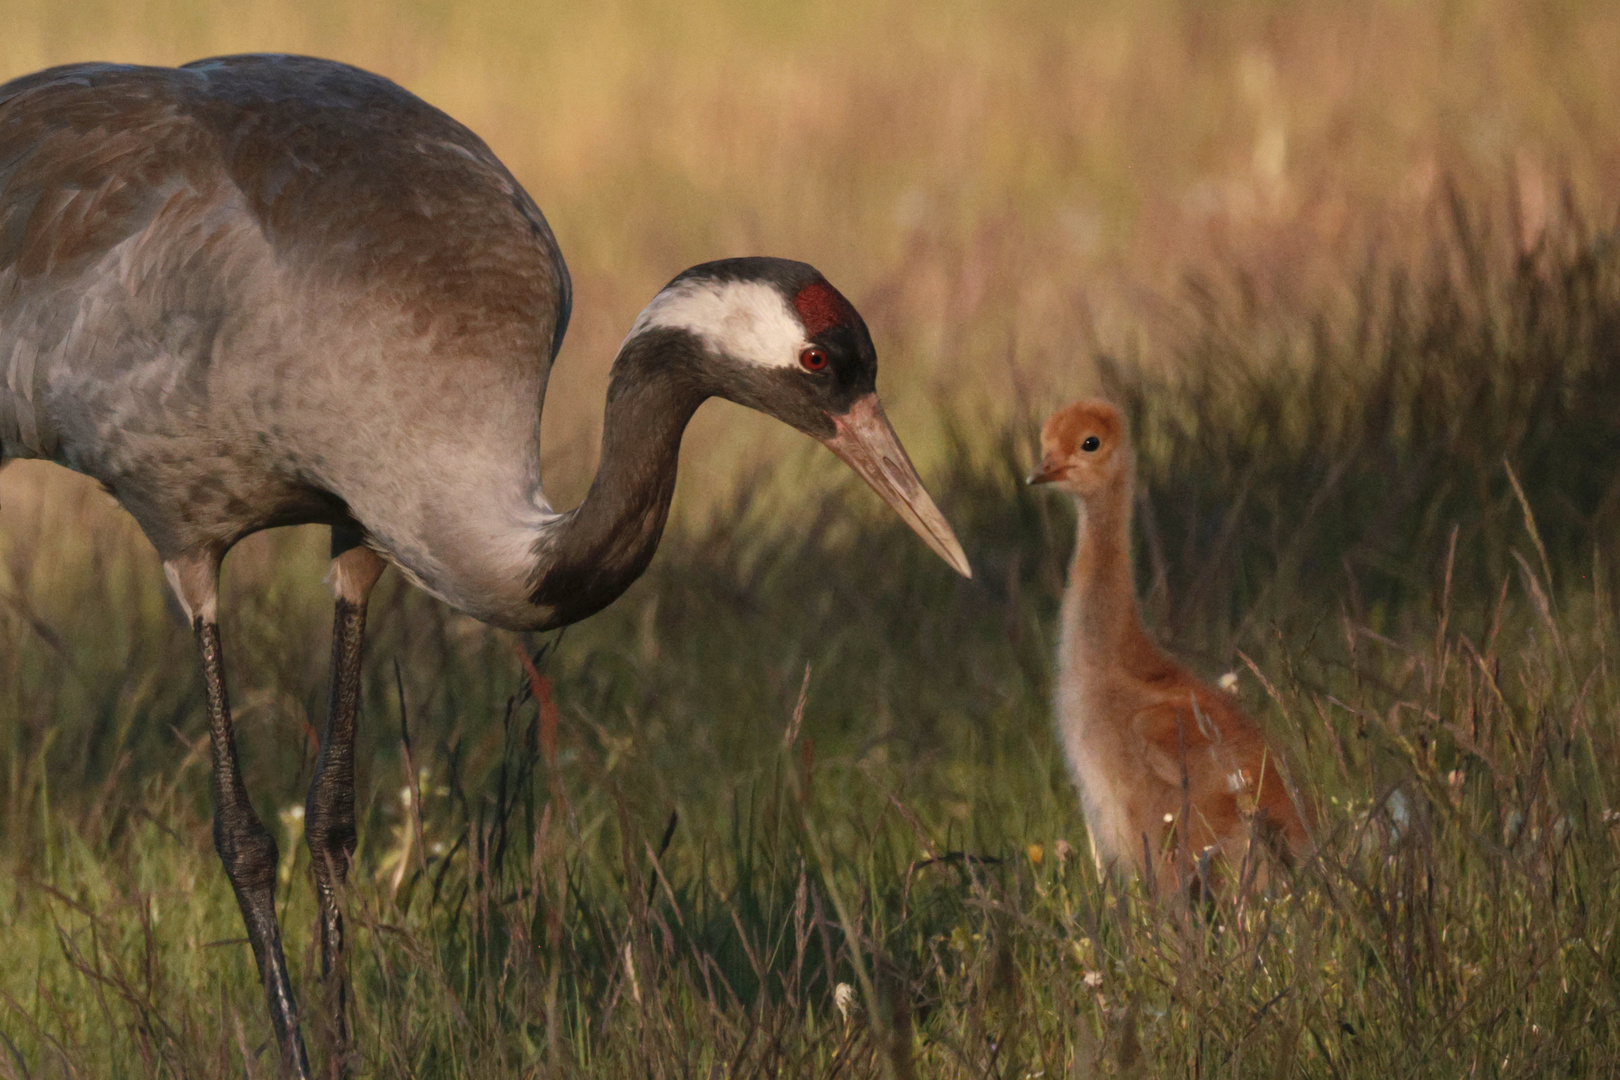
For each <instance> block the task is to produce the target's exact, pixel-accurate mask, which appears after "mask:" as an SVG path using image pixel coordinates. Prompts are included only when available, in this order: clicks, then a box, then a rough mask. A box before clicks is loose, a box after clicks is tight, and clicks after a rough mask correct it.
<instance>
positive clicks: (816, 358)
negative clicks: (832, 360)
mask: <svg viewBox="0 0 1620 1080" xmlns="http://www.w3.org/2000/svg"><path fill="white" fill-rule="evenodd" d="M799 363H801V364H803V365H804V369H805V370H806V371H820V370H821V369H822V368H824V367H826V366H827V354H826V353H825V352H823V351H822V350H820V349H806V350H804V352H802V353H800V354H799Z"/></svg>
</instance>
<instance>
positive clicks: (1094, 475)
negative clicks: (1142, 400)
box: [1029, 400, 1131, 498]
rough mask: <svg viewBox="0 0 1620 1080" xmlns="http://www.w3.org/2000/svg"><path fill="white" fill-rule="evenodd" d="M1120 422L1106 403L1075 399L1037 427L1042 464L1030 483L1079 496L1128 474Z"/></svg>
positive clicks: (1122, 422)
mask: <svg viewBox="0 0 1620 1080" xmlns="http://www.w3.org/2000/svg"><path fill="white" fill-rule="evenodd" d="M1130 467H1131V450H1130V446H1129V445H1128V439H1127V436H1126V432H1125V419H1124V417H1122V416H1120V414H1119V410H1118V409H1116V408H1114V406H1112V405H1110V404H1109V403H1108V402H1106V401H1098V400H1089V401H1077V402H1075V403H1074V404H1073V405H1070V406H1069V407H1068V408H1065V409H1059V410H1058V411H1057V412H1055V413H1053V414H1052V415H1051V416H1049V417H1047V418H1046V423H1044V424H1042V425H1041V464H1040V466H1039V467H1038V468H1037V469H1036V470H1035V471H1034V472H1033V473H1031V474H1030V477H1029V482H1030V483H1031V484H1051V485H1052V486H1053V487H1055V488H1058V489H1060V490H1062V491H1067V492H1069V493H1070V494H1071V495H1078V496H1080V497H1081V498H1086V497H1087V496H1090V495H1093V494H1095V493H1096V492H1098V491H1101V490H1102V489H1104V488H1106V487H1108V486H1110V485H1112V484H1113V483H1115V482H1117V481H1118V480H1119V478H1121V477H1123V476H1126V475H1128V473H1129V470H1130Z"/></svg>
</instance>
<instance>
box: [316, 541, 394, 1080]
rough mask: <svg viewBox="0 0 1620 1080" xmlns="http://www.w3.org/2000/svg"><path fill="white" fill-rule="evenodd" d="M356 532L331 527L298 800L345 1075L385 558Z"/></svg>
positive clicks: (337, 1053)
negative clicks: (326, 671) (368, 673)
mask: <svg viewBox="0 0 1620 1080" xmlns="http://www.w3.org/2000/svg"><path fill="white" fill-rule="evenodd" d="M359 545H360V538H359V537H358V536H355V535H354V534H352V533H349V532H347V531H346V530H339V529H333V530H332V570H331V574H330V576H329V578H328V580H329V581H330V582H331V584H332V591H333V593H334V594H335V595H336V598H337V602H336V609H335V613H334V615H333V618H332V696H331V702H330V706H329V708H328V712H327V720H326V733H325V735H324V736H323V737H322V738H321V753H320V759H319V761H318V762H317V763H316V766H315V779H314V782H313V783H311V784H310V787H309V797H308V799H307V800H306V801H305V804H304V838H305V840H307V841H308V843H309V853H310V868H311V870H312V871H313V873H314V875H315V892H316V896H317V898H318V899H319V901H320V922H319V933H320V940H321V981H322V983H323V985H324V991H325V1005H326V1007H327V1009H328V1010H330V1011H329V1013H328V1016H327V1019H328V1022H329V1024H330V1025H331V1029H330V1033H329V1034H330V1038H331V1052H330V1055H329V1057H328V1075H329V1076H331V1077H333V1078H334V1080H336V1078H341V1077H344V1076H347V1075H348V1071H349V1069H348V1066H349V1056H350V1053H351V1048H350V1042H349V1025H348V985H347V980H346V978H345V974H344V966H343V944H344V942H343V909H342V903H343V897H342V893H343V887H344V883H345V881H346V880H347V878H348V874H349V863H350V861H351V860H352V859H353V857H354V847H355V825H354V728H355V716H356V714H357V713H358V712H359V708H360V660H361V654H362V649H363V646H364V644H365V633H366V600H367V598H368V597H369V596H370V595H371V589H372V586H374V585H376V583H377V579H378V577H380V576H381V575H382V572H383V569H384V566H385V564H384V563H383V561H382V560H381V559H380V558H378V557H377V555H376V554H375V553H373V552H372V551H371V550H370V549H369V548H365V547H361V546H359Z"/></svg>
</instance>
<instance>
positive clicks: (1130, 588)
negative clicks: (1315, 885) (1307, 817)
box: [1029, 400, 1307, 888]
mask: <svg viewBox="0 0 1620 1080" xmlns="http://www.w3.org/2000/svg"><path fill="white" fill-rule="evenodd" d="M1041 455H1042V456H1041V464H1040V467H1039V468H1038V469H1037V470H1036V471H1035V473H1034V474H1033V475H1031V476H1030V477H1029V483H1031V484H1050V485H1052V486H1053V487H1055V488H1057V489H1058V490H1060V491H1065V492H1067V493H1069V494H1070V495H1072V496H1074V500H1075V506H1076V508H1077V510H1078V513H1079V526H1078V532H1077V536H1076V538H1075V546H1074V560H1073V562H1072V563H1071V565H1070V568H1069V585H1068V589H1067V591H1066V592H1065V593H1064V596H1063V607H1062V613H1061V616H1060V618H1061V624H1062V625H1061V637H1060V641H1059V645H1058V655H1057V668H1058V681H1057V693H1056V701H1055V709H1056V713H1057V726H1058V731H1059V734H1060V735H1061V737H1062V740H1063V749H1064V753H1065V754H1066V756H1067V757H1068V760H1069V765H1070V767H1071V768H1072V769H1073V770H1074V778H1075V782H1076V784H1077V785H1078V787H1079V789H1080V797H1081V802H1082V805H1083V807H1084V810H1085V816H1086V827H1087V829H1088V831H1089V832H1090V834H1091V844H1092V852H1093V855H1094V856H1095V857H1096V859H1097V863H1098V865H1099V866H1100V867H1104V868H1106V867H1109V866H1117V867H1119V868H1121V869H1125V868H1128V867H1134V869H1135V870H1136V871H1137V872H1139V873H1146V874H1147V875H1148V879H1149V881H1150V882H1154V883H1157V884H1158V885H1159V886H1160V887H1161V888H1162V887H1163V886H1166V885H1177V886H1179V885H1191V884H1193V883H1194V882H1195V879H1202V882H1203V884H1204V885H1206V886H1207V885H1209V884H1212V880H1211V879H1212V877H1214V878H1219V877H1221V876H1223V873H1222V867H1221V865H1220V862H1221V860H1220V859H1215V858H1212V856H1217V855H1218V856H1222V857H1224V860H1225V863H1226V870H1227V871H1228V872H1232V873H1235V872H1237V871H1238V870H1239V869H1240V868H1244V867H1248V866H1260V865H1262V864H1261V863H1260V862H1259V861H1258V860H1256V859H1255V858H1253V856H1252V855H1251V844H1252V841H1253V840H1255V839H1260V840H1262V841H1264V842H1265V845H1266V846H1267V847H1269V848H1270V849H1271V850H1273V851H1275V852H1277V853H1278V854H1280V855H1282V856H1283V857H1284V858H1287V857H1289V856H1291V855H1292V854H1293V853H1295V852H1298V851H1299V850H1300V849H1301V848H1303V847H1304V845H1305V843H1306V839H1307V838H1306V832H1305V826H1304V823H1303V822H1302V821H1301V819H1300V815H1299V812H1298V811H1297V810H1296V809H1295V806H1294V803H1293V801H1292V799H1291V798H1290V797H1289V794H1288V792H1287V791H1286V790H1285V788H1284V786H1283V783H1282V779H1281V776H1280V774H1279V773H1278V770H1277V756H1276V755H1275V754H1273V753H1272V752H1271V751H1270V750H1269V748H1268V747H1267V746H1266V743H1265V740H1264V739H1263V738H1262V737H1261V735H1260V732H1259V731H1258V730H1257V729H1256V727H1255V725H1254V723H1253V722H1252V721H1251V720H1249V719H1248V717H1246V716H1244V715H1243V713H1242V712H1240V711H1239V710H1238V709H1237V708H1236V707H1235V706H1234V705H1233V704H1232V702H1231V699H1230V698H1229V697H1228V696H1227V695H1226V694H1224V693H1222V692H1220V691H1218V690H1216V689H1214V688H1213V687H1210V686H1208V685H1206V684H1205V683H1203V682H1201V681H1199V680H1198V679H1197V678H1196V677H1194V676H1193V675H1192V674H1191V673H1190V672H1188V671H1186V670H1185V669H1184V668H1182V667H1181V666H1180V665H1178V664H1177V663H1176V662H1175V661H1174V660H1172V659H1171V658H1170V657H1168V656H1166V655H1165V654H1164V653H1163V652H1162V651H1161V650H1160V649H1159V648H1158V646H1157V645H1155V644H1154V642H1153V640H1152V639H1151V638H1150V637H1149V636H1148V635H1147V633H1146V631H1145V630H1144V629H1143V627H1142V620H1141V616H1140V614H1139V612H1138V610H1137V604H1136V592H1135V582H1134V580H1133V577H1132V571H1131V499H1132V484H1133V478H1132V455H1131V447H1130V441H1129V435H1128V432H1127V431H1126V427H1125V421H1124V418H1123V417H1121V416H1120V413H1119V410H1118V409H1116V408H1114V406H1112V405H1110V404H1108V403H1107V402H1105V401H1095V400H1093V401H1080V402H1077V403H1075V404H1073V405H1070V406H1069V407H1068V408H1066V409H1063V410H1061V411H1059V412H1057V413H1055V414H1053V415H1052V416H1051V417H1049V418H1048V419H1047V421H1046V423H1045V424H1044V425H1043V426H1042V428H1041ZM1255 854H1258V853H1255Z"/></svg>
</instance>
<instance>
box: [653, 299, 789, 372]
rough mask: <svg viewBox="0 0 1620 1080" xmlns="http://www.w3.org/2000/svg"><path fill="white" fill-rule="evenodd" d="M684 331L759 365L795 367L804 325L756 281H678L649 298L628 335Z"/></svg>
mask: <svg viewBox="0 0 1620 1080" xmlns="http://www.w3.org/2000/svg"><path fill="white" fill-rule="evenodd" d="M658 328H664V329H671V330H685V331H687V332H688V333H691V334H694V335H696V336H697V337H699V338H701V339H702V340H703V342H704V343H705V344H706V345H708V346H709V348H711V349H713V350H714V351H715V352H718V353H721V354H723V355H726V356H730V357H732V358H734V359H736V360H741V361H743V362H744V363H749V364H757V365H759V366H760V367H796V366H798V363H799V353H800V352H801V351H802V350H803V349H804V347H805V340H804V326H803V324H802V323H800V322H799V320H798V318H797V317H796V316H795V315H794V314H793V311H792V309H790V308H789V307H788V305H787V302H786V301H784V300H783V299H782V294H781V293H779V292H777V291H776V290H775V289H774V288H772V287H771V286H769V285H765V284H762V283H760V282H757V281H683V282H681V283H680V284H678V285H673V286H671V287H670V288H667V289H665V290H664V291H663V292H661V293H659V294H658V295H657V296H655V297H653V302H652V303H650V304H648V305H647V308H646V310H645V311H643V312H642V313H641V317H640V318H638V319H636V324H635V325H634V326H632V327H631V328H630V337H635V336H636V335H637V334H639V333H642V332H643V331H646V330H653V329H658Z"/></svg>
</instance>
